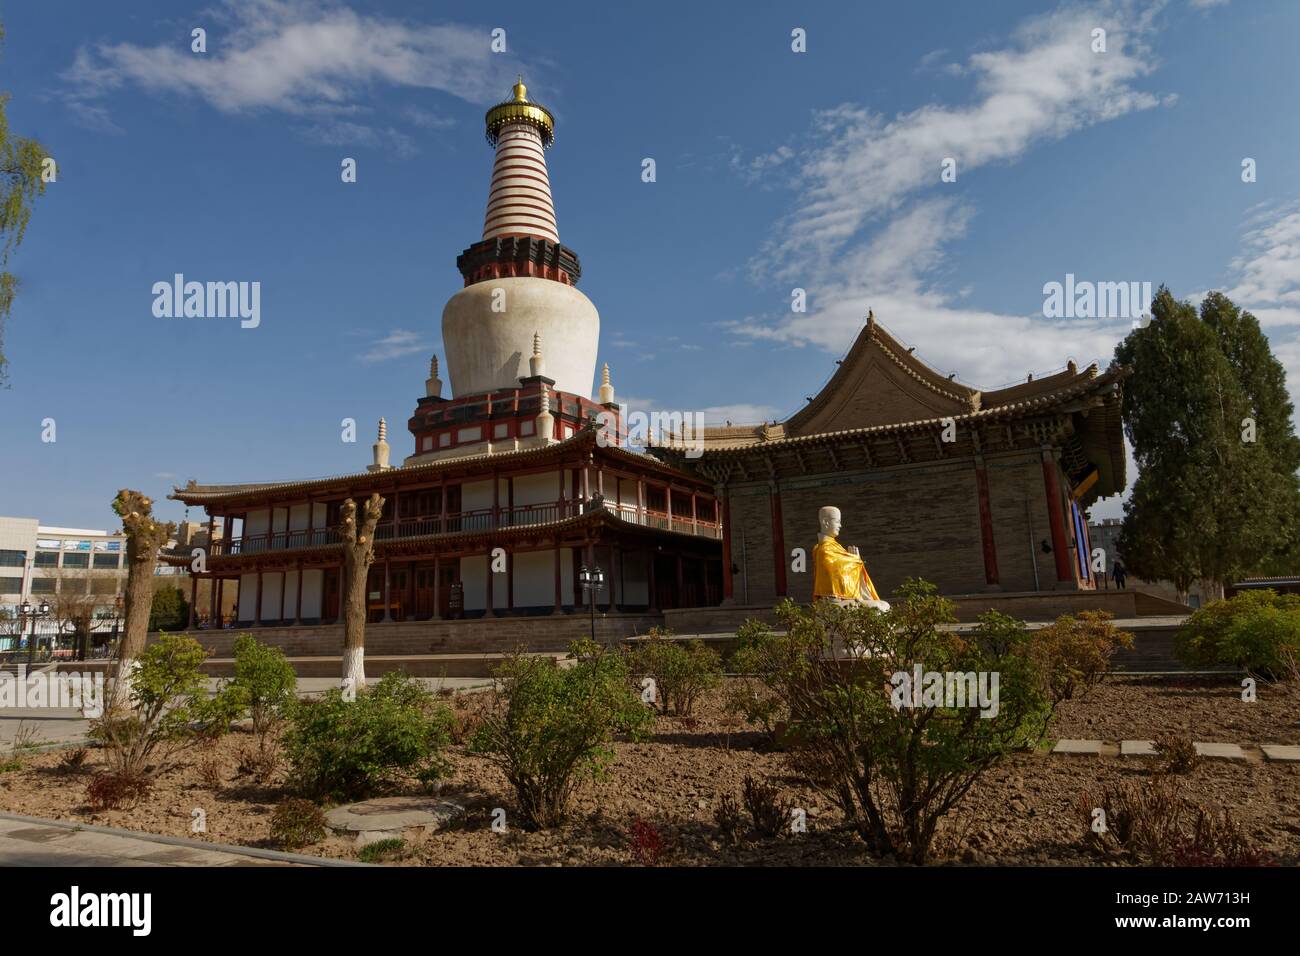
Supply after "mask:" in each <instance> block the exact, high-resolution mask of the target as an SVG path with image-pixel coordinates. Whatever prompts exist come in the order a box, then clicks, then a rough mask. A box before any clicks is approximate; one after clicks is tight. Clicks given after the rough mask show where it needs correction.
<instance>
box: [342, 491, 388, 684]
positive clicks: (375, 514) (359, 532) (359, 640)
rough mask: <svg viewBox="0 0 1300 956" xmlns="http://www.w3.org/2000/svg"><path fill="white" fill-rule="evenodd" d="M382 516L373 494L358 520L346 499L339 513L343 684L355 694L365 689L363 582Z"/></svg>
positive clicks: (380, 501) (381, 507) (379, 501)
mask: <svg viewBox="0 0 1300 956" xmlns="http://www.w3.org/2000/svg"><path fill="white" fill-rule="evenodd" d="M383 513H384V499H383V498H381V497H380V496H379V495H378V494H372V495H371V496H370V498H369V499H368V500H367V501H366V506H365V512H364V513H363V514H362V515H361V519H360V521H358V520H357V505H356V502H355V501H353V500H352V499H351V498H349V499H348V500H347V501H345V502H343V507H342V509H341V510H340V523H339V533H340V535H341V536H342V538H343V579H344V580H343V683H344V686H345V687H349V688H351V689H352V690H354V691H360V690H361V689H362V688H364V687H365V686H366V580H367V578H369V576H370V565H371V563H372V562H373V561H374V558H375V526H376V525H378V524H379V519H380V517H381V516H382V515H383Z"/></svg>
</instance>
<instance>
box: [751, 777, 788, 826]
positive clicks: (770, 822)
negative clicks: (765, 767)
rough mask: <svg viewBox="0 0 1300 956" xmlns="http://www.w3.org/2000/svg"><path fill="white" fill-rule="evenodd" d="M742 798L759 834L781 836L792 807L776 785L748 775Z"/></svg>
mask: <svg viewBox="0 0 1300 956" xmlns="http://www.w3.org/2000/svg"><path fill="white" fill-rule="evenodd" d="M741 798H742V799H743V800H744V802H745V809H746V810H748V811H749V819H750V820H751V821H752V822H753V824H754V829H755V830H756V831H757V832H758V834H759V836H765V837H779V836H781V834H783V833H785V828H786V824H787V823H788V822H789V820H790V810H791V809H792V807H791V806H790V805H789V804H787V803H785V802H783V801H782V800H781V794H780V791H779V790H777V789H776V787H774V786H772V785H771V784H767V783H762V782H760V781H758V780H755V779H754V778H753V777H750V776H746V777H745V780H744V784H743V789H742V791H741Z"/></svg>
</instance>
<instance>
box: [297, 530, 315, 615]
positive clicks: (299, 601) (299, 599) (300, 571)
mask: <svg viewBox="0 0 1300 956" xmlns="http://www.w3.org/2000/svg"><path fill="white" fill-rule="evenodd" d="M308 520H309V521H310V520H311V519H308ZM309 533H310V532H309ZM305 573H306V572H304V571H303V569H302V559H301V558H299V559H298V596H297V597H296V598H295V599H294V602H293V623H295V624H301V623H302V576H303V574H305Z"/></svg>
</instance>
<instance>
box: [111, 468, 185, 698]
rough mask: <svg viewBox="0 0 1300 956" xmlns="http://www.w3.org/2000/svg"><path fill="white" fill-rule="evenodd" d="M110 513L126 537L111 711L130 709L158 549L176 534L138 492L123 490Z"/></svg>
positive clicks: (142, 646)
mask: <svg viewBox="0 0 1300 956" xmlns="http://www.w3.org/2000/svg"><path fill="white" fill-rule="evenodd" d="M113 510H114V511H115V512H117V514H118V515H119V516H121V518H122V532H123V533H124V534H125V535H126V566H127V574H126V618H125V625H124V627H123V631H122V640H121V643H120V644H119V650H118V659H117V668H116V672H115V675H114V678H115V679H114V681H113V692H112V696H111V698H110V701H109V703H110V708H109V709H110V710H111V709H114V708H117V707H130V706H131V675H132V673H133V672H134V671H135V662H136V658H138V657H139V656H140V652H141V651H143V650H144V642H145V636H146V635H147V634H148V633H149V612H150V609H151V608H152V606H153V578H154V574H153V572H154V568H155V567H156V566H157V564H158V549H159V548H161V547H162V546H163V545H165V544H166V543H167V540H168V539H169V538H170V537H171V536H172V534H173V533H175V530H176V526H175V525H174V524H172V523H171V522H170V521H168V522H158V521H155V520H154V517H153V500H152V499H150V498H148V497H147V496H145V495H144V494H142V493H141V492H139V491H132V490H131V489H129V488H123V489H122V490H121V491H119V492H118V493H117V497H116V498H114V499H113Z"/></svg>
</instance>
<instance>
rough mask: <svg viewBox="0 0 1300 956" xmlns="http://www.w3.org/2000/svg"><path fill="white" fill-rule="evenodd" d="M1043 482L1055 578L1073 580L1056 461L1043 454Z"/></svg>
mask: <svg viewBox="0 0 1300 956" xmlns="http://www.w3.org/2000/svg"><path fill="white" fill-rule="evenodd" d="M1043 484H1044V485H1045V486H1046V489H1047V516H1048V520H1049V522H1050V524H1051V526H1052V554H1053V556H1054V557H1055V558H1056V580H1058V581H1073V580H1074V574H1073V573H1072V572H1071V571H1070V555H1069V550H1068V549H1069V545H1068V544H1067V543H1066V542H1067V540H1068V539H1067V538H1066V536H1065V514H1064V513H1063V512H1062V510H1061V490H1060V485H1059V484H1058V482H1057V480H1056V462H1055V461H1053V460H1052V458H1051V456H1050V455H1046V454H1044V456H1043Z"/></svg>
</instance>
